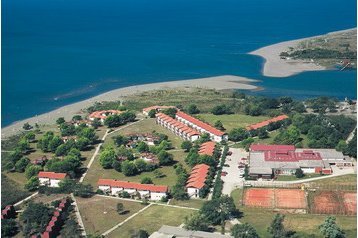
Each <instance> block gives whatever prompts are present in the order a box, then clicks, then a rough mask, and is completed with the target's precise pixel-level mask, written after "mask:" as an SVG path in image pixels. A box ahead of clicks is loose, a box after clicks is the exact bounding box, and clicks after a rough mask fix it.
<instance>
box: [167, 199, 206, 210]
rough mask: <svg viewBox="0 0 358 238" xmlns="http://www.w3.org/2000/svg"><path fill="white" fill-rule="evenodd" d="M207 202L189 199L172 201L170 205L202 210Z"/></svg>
mask: <svg viewBox="0 0 358 238" xmlns="http://www.w3.org/2000/svg"><path fill="white" fill-rule="evenodd" d="M205 201H206V200H202V199H189V200H182V201H181V200H175V199H171V200H170V202H169V204H170V205H177V206H182V207H193V208H198V209H200V208H201V207H202V205H203V204H204V203H205Z"/></svg>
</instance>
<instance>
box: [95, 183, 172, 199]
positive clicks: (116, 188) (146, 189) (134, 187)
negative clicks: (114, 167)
mask: <svg viewBox="0 0 358 238" xmlns="http://www.w3.org/2000/svg"><path fill="white" fill-rule="evenodd" d="M97 185H98V189H100V190H102V191H103V192H105V193H111V194H112V195H115V196H117V195H118V194H120V193H122V192H124V191H125V192H128V193H129V194H130V195H138V194H139V195H140V197H141V198H148V199H149V200H155V201H158V200H161V199H162V198H163V197H166V196H167V193H168V191H169V190H168V186H164V185H154V184H141V183H133V182H128V181H120V180H115V179H99V180H98V183H97Z"/></svg>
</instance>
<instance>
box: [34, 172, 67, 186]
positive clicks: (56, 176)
mask: <svg viewBox="0 0 358 238" xmlns="http://www.w3.org/2000/svg"><path fill="white" fill-rule="evenodd" d="M66 176H67V174H66V173H55V172H44V171H40V172H39V174H38V178H39V180H40V185H42V186H49V187H58V186H59V182H61V181H62V180H63V179H65V178H66Z"/></svg>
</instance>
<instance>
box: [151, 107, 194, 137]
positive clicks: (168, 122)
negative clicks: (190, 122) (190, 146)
mask: <svg viewBox="0 0 358 238" xmlns="http://www.w3.org/2000/svg"><path fill="white" fill-rule="evenodd" d="M155 116H156V122H157V124H159V125H161V126H164V127H165V128H167V129H168V130H170V131H171V132H173V133H174V134H175V135H177V136H180V137H181V138H182V139H184V140H189V141H196V140H197V139H199V137H200V133H199V132H198V131H197V130H195V129H193V128H191V127H189V126H187V125H185V124H184V123H182V122H180V121H178V120H175V119H173V118H171V117H170V116H168V115H166V114H164V113H161V112H160V113H157V114H156V115H155Z"/></svg>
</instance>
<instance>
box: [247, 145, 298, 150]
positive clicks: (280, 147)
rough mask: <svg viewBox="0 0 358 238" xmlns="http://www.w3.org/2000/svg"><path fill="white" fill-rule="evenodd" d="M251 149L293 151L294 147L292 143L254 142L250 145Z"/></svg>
mask: <svg viewBox="0 0 358 238" xmlns="http://www.w3.org/2000/svg"><path fill="white" fill-rule="evenodd" d="M250 149H251V151H269V150H276V151H277V150H284V151H294V150H296V147H295V146H294V145H263V144H255V145H251V146H250Z"/></svg>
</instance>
